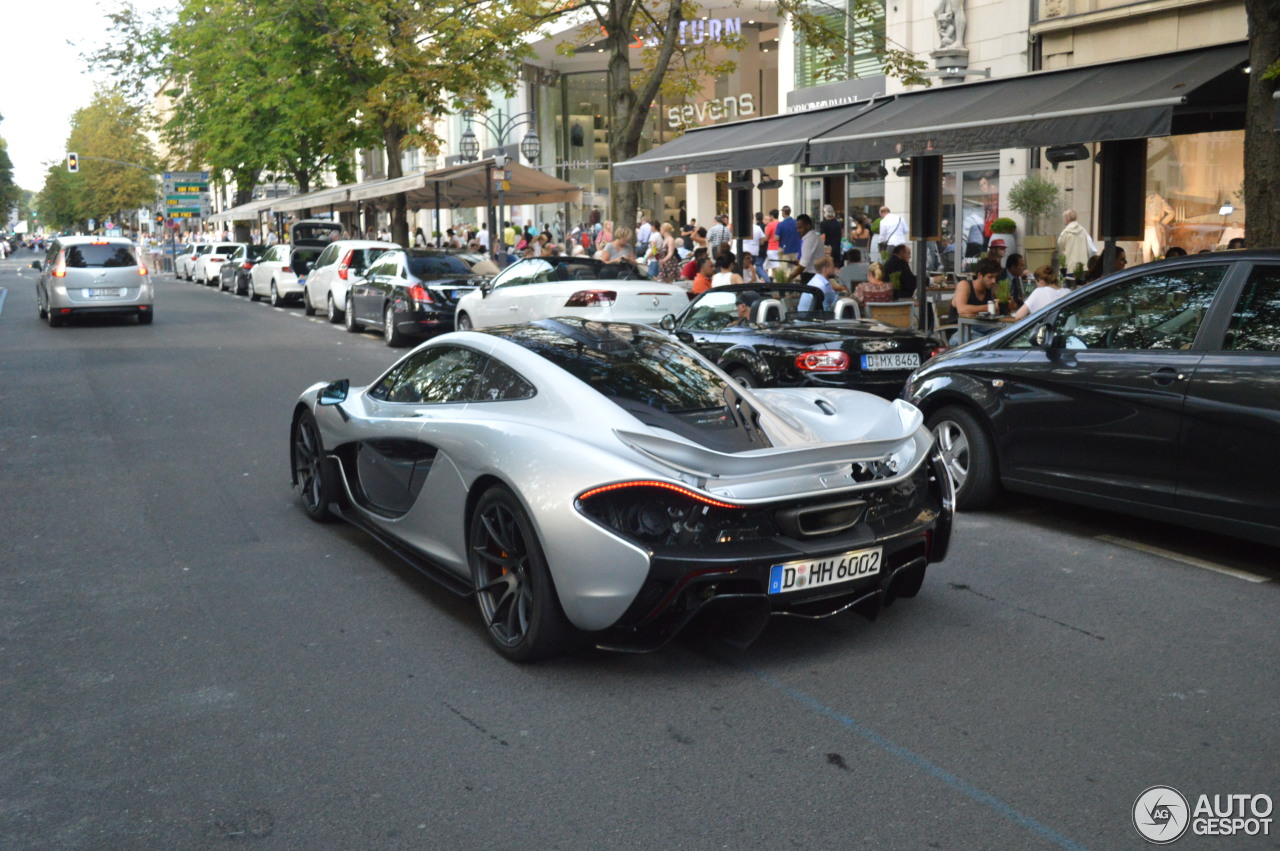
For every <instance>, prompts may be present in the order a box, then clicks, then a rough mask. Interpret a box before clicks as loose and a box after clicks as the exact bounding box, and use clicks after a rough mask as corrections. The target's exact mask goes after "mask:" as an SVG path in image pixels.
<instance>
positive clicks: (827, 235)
mask: <svg viewBox="0 0 1280 851" xmlns="http://www.w3.org/2000/svg"><path fill="white" fill-rule="evenodd" d="M818 233H820V234H822V241H823V242H825V243H826V245H827V248H829V249H831V251H830V254H831V259H832V260H834V261H835V264H836V268H837V269H839V268H840V264H841V263H843V262H844V252H843V251H842V250H841V249H840V242H841V240H843V239H844V225H843V224H841V223H840V220H839V219H837V218H836V211H835V208H834V207H832V206H831V205H830V204H827V205H826V206H825V207H823V208H822V224H820V225H818Z"/></svg>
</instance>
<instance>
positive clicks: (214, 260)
mask: <svg viewBox="0 0 1280 851" xmlns="http://www.w3.org/2000/svg"><path fill="white" fill-rule="evenodd" d="M209 262H210V263H221V262H222V258H221V257H219V256H218V255H216V254H215V255H213V256H212V257H210V258H209Z"/></svg>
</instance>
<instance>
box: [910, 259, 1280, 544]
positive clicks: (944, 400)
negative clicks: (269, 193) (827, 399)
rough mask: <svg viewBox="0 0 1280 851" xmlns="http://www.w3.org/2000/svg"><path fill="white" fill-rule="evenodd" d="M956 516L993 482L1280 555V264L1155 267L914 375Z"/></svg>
mask: <svg viewBox="0 0 1280 851" xmlns="http://www.w3.org/2000/svg"><path fill="white" fill-rule="evenodd" d="M904 398H906V399H907V400H908V401H910V402H912V403H914V404H915V405H917V406H919V407H920V408H921V409H922V410H923V411H924V413H925V415H926V416H927V417H928V422H929V425H930V427H931V428H932V429H933V431H934V433H935V435H936V436H937V439H938V443H939V447H940V449H941V450H942V453H943V455H944V457H945V458H946V460H947V464H948V467H949V468H950V470H951V474H952V478H953V479H954V481H955V484H956V488H957V500H958V505H959V507H961V508H970V509H973V508H982V507H984V506H986V505H987V504H989V503H990V501H991V499H992V498H993V497H994V495H995V494H996V492H997V490H998V488H999V487H1000V486H1004V487H1005V488H1008V489H1009V490H1016V491H1024V492H1028V493H1037V494H1042V495H1045V496H1051V497H1057V498H1060V499H1064V500H1068V501H1070V502H1077V503H1081V504H1084V505H1091V506H1097V507H1102V508H1106V509H1111V510H1115V511H1120V512H1124V513H1127V514H1135V515H1139V516H1145V517H1152V518H1156V519H1159V520H1165V521H1169V522H1174V523H1181V524H1184V525H1187V526H1193V527H1196V528H1203V529H1210V530H1213V531H1216V532H1223V533H1228V534H1233V535H1237V536H1239V537H1243V538H1249V539H1252V540H1256V541H1261V542H1263V543H1267V544H1272V545H1280V486H1277V483H1278V482H1280V453H1278V452H1277V447H1280V252H1278V251H1230V252H1219V253H1216V254H1197V255H1193V256H1191V257H1186V258H1176V259H1173V260H1164V261H1160V262H1158V263H1149V264H1147V265H1144V266H1138V267H1135V268H1133V269H1129V270H1126V271H1125V272H1122V273H1120V274H1118V275H1114V276H1112V277H1109V278H1106V279H1104V280H1102V281H1099V282H1097V283H1094V284H1090V285H1089V286H1086V287H1084V288H1082V289H1080V290H1079V291H1077V292H1075V293H1072V294H1071V295H1069V296H1066V297H1064V298H1061V299H1059V300H1058V301H1055V302H1053V303H1052V304H1050V305H1049V306H1048V307H1046V308H1044V309H1043V310H1041V311H1040V312H1038V313H1033V314H1032V315H1031V316H1029V317H1027V318H1026V319H1024V320H1023V321H1021V322H1019V323H1017V324H1015V325H1013V326H1010V327H1009V328H1008V329H1007V330H1004V331H1001V332H997V333H994V334H991V335H989V336H987V337H984V338H980V339H978V340H975V341H974V342H972V343H969V344H968V345H965V346H962V347H960V348H957V349H954V350H952V351H950V352H948V353H946V354H945V355H943V356H941V357H940V358H938V359H937V360H934V361H932V362H931V363H929V364H927V365H926V366H924V367H923V368H921V369H920V370H919V371H917V372H916V373H915V374H914V375H913V376H912V377H911V380H910V382H909V384H908V386H907V388H906V390H905V391H904Z"/></svg>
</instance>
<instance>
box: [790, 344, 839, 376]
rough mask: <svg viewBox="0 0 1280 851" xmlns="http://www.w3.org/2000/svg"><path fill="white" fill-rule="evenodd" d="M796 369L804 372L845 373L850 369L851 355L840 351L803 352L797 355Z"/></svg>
mask: <svg viewBox="0 0 1280 851" xmlns="http://www.w3.org/2000/svg"><path fill="white" fill-rule="evenodd" d="M796 368H797V369H799V370H801V371H803V372H843V371H844V370H846V369H848V368H849V355H848V354H847V353H845V352H842V351H840V350H839V349H824V350H823V351H820V352H802V353H801V354H798V355H796Z"/></svg>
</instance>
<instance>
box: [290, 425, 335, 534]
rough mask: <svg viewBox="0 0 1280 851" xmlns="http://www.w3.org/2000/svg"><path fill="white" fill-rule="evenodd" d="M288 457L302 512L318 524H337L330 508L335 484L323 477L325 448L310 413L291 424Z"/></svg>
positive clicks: (318, 428)
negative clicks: (291, 433) (291, 465)
mask: <svg viewBox="0 0 1280 851" xmlns="http://www.w3.org/2000/svg"><path fill="white" fill-rule="evenodd" d="M289 455H290V459H289V460H290V461H291V462H292V464H293V486H294V488H296V489H297V491H298V500H299V501H300V502H301V503H302V510H303V511H305V512H306V513H307V516H308V517H310V518H311V519H312V520H314V521H316V522H317V523H332V522H333V521H335V520H337V519H338V517H337V515H336V514H334V513H333V511H332V510H331V509H330V508H329V504H330V503H331V502H333V499H334V492H335V489H336V482H330V481H329V478H328V477H327V476H326V475H325V457H324V444H323V443H322V442H321V440H320V427H319V426H318V425H317V424H316V418H315V415H314V414H312V413H311V412H310V411H303V412H302V413H301V414H299V415H298V418H297V419H296V420H295V421H294V423H293V436H292V439H291V440H290V441H289Z"/></svg>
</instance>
